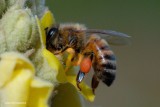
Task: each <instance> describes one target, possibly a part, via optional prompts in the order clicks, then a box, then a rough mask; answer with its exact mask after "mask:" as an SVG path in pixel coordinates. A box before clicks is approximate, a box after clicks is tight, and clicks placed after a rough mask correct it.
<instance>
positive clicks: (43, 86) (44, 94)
mask: <svg viewBox="0 0 160 107" xmlns="http://www.w3.org/2000/svg"><path fill="white" fill-rule="evenodd" d="M52 90H53V85H52V84H51V83H49V82H47V81H44V80H41V79H39V78H35V79H34V80H33V81H32V83H31V89H30V94H29V101H28V105H27V107H48V99H49V97H50V95H51V93H52Z"/></svg>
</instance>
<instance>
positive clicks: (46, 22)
mask: <svg viewBox="0 0 160 107" xmlns="http://www.w3.org/2000/svg"><path fill="white" fill-rule="evenodd" d="M54 23H55V19H54V16H53V14H52V13H51V11H49V10H48V11H46V12H45V13H44V15H43V17H42V18H41V24H42V26H43V28H47V27H51V26H52V25H53V24H54Z"/></svg>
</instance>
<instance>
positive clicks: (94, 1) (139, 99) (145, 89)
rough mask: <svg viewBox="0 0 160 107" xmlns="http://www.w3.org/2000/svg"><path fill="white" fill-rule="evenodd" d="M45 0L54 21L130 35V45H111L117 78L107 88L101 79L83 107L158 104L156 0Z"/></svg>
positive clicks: (159, 22)
mask: <svg viewBox="0 0 160 107" xmlns="http://www.w3.org/2000/svg"><path fill="white" fill-rule="evenodd" d="M46 1H47V5H48V6H49V8H50V9H51V10H52V12H53V13H54V16H55V18H56V22H57V23H64V22H79V23H83V24H86V26H87V27H88V28H97V29H112V30H116V31H121V32H124V33H127V34H128V35H130V36H132V38H131V41H132V44H131V45H129V46H112V49H113V50H114V52H115V53H116V56H117V61H118V72H117V78H116V80H115V82H114V84H113V85H112V86H111V87H109V88H108V87H107V86H105V85H104V84H103V83H101V84H100V86H99V87H98V89H97V90H96V99H95V102H93V103H90V102H86V105H87V106H86V107H160V70H159V69H160V47H159V46H160V1H159V0H99V1H98V0H54V1H51V0H50V1H49V0H46ZM88 77H89V76H88Z"/></svg>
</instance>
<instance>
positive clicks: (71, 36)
mask: <svg viewBox="0 0 160 107" xmlns="http://www.w3.org/2000/svg"><path fill="white" fill-rule="evenodd" d="M100 35H101V36H102V38H101V37H100ZM46 36H47V37H46V38H47V39H46V48H47V49H48V50H49V51H51V52H52V53H53V54H55V55H57V54H63V52H65V51H68V52H70V53H72V54H73V57H72V59H71V60H70V62H72V63H74V64H75V65H79V66H80V70H79V72H78V74H77V79H76V82H77V87H78V88H79V89H80V90H81V88H80V85H79V84H80V83H81V82H82V80H83V79H84V77H85V75H86V74H87V73H88V72H89V71H90V69H91V67H93V69H94V74H93V77H92V82H91V86H92V91H93V93H94V92H95V89H96V88H97V87H98V84H99V82H100V81H103V82H104V83H105V84H106V85H107V86H110V85H111V84H112V83H113V81H114V80H115V73H116V57H115V54H114V53H113V51H112V50H111V48H110V46H109V44H114V45H123V44H126V43H127V42H128V38H129V36H128V35H126V34H124V33H120V32H116V31H111V30H97V29H87V28H86V27H85V26H84V25H82V24H78V23H77V24H59V25H55V26H52V27H50V28H46ZM103 38H104V39H103ZM108 43H109V44H108ZM71 50H72V51H71Z"/></svg>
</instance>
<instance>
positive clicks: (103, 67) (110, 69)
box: [92, 37, 116, 86]
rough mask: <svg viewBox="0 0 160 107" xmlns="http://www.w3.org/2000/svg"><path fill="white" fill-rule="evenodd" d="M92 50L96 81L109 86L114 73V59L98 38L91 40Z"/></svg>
mask: <svg viewBox="0 0 160 107" xmlns="http://www.w3.org/2000/svg"><path fill="white" fill-rule="evenodd" d="M92 40H93V41H92V43H93V44H92V48H93V52H94V54H95V56H94V61H93V68H94V71H95V75H96V76H97V78H98V79H100V80H102V81H103V82H104V83H105V84H106V85H107V86H110V85H111V84H112V83H113V81H114V79H115V73H116V58H115V55H114V53H113V52H112V51H111V49H110V47H109V45H108V43H107V42H106V41H105V40H104V39H101V38H99V37H96V38H95V37H94V39H92Z"/></svg>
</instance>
